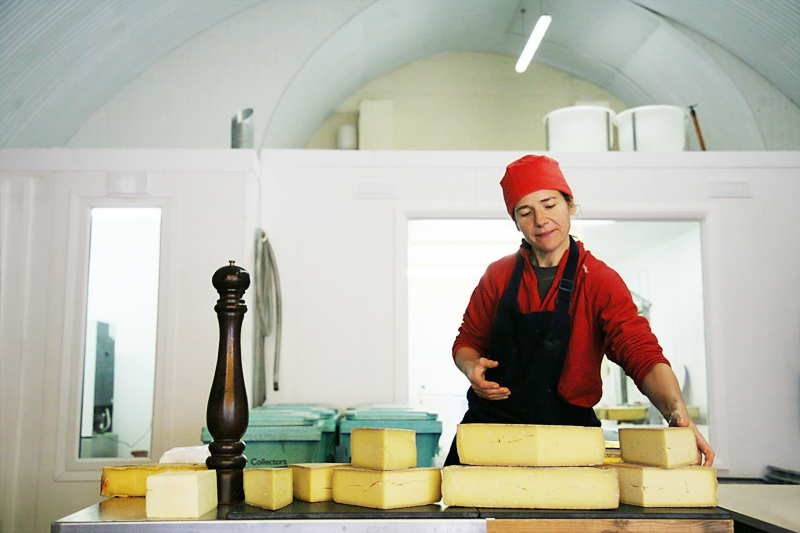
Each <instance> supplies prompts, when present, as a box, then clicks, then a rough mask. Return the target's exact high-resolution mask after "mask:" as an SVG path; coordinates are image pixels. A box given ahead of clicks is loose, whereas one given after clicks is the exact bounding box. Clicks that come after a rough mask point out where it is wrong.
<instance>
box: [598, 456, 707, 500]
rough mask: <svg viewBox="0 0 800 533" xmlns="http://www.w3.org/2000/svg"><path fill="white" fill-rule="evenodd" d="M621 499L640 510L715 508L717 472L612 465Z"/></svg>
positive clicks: (703, 467)
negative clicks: (647, 508)
mask: <svg viewBox="0 0 800 533" xmlns="http://www.w3.org/2000/svg"><path fill="white" fill-rule="evenodd" d="M606 468H609V469H614V470H616V471H617V474H618V476H619V500H620V502H622V503H629V504H631V505H638V506H640V507H715V506H716V505H717V471H716V470H715V469H714V468H710V467H707V466H697V465H693V466H682V467H677V468H659V467H655V466H644V465H633V464H628V463H613V464H611V465H608V466H607V467H606Z"/></svg>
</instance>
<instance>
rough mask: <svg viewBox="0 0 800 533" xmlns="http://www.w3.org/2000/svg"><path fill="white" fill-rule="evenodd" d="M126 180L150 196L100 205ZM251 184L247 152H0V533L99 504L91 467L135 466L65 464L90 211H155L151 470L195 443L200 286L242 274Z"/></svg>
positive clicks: (209, 303) (251, 220) (202, 388)
mask: <svg viewBox="0 0 800 533" xmlns="http://www.w3.org/2000/svg"><path fill="white" fill-rule="evenodd" d="M131 171H141V172H149V173H150V180H149V181H150V188H149V195H148V196H145V197H131V198H111V197H108V196H107V195H106V181H107V176H108V173H109V172H131ZM257 172H258V165H257V164H256V163H255V157H254V154H253V152H252V151H232V150H220V151H204V152H200V151H135V152H134V151H125V150H122V151H103V150H6V151H0V194H1V195H0V213H1V214H2V216H1V217H0V261H1V262H0V346H1V347H2V352H0V357H1V358H2V359H1V364H2V369H3V370H2V373H0V380H1V381H0V394H2V404H1V405H2V407H1V408H0V417H2V418H1V422H2V428H3V430H2V432H0V439H2V440H1V442H0V452H1V453H2V458H1V459H0V467H1V470H0V477H2V485H0V491H2V494H1V495H0V502H1V505H2V530H3V531H13V532H15V533H17V532H19V533H24V532H29V531H41V532H44V531H49V529H50V527H49V524H50V523H51V522H52V521H54V520H56V519H58V518H60V517H62V516H66V515H68V514H70V513H73V512H75V511H77V510H79V509H81V508H83V507H86V506H88V505H90V504H93V503H96V502H98V501H100V500H101V499H102V498H101V497H100V495H99V492H100V471H101V467H102V465H104V464H115V463H117V464H119V463H122V464H130V463H133V462H136V461H137V460H136V459H133V458H128V459H120V460H116V461H114V460H77V446H76V445H77V439H78V432H79V426H78V420H79V418H80V385H81V377H82V360H81V357H82V355H83V350H82V337H83V327H84V324H83V321H84V317H85V307H83V306H84V305H85V290H86V270H85V261H86V258H87V257H88V254H87V249H86V244H87V243H88V216H89V209H90V207H91V206H93V205H115V206H120V205H128V206H130V205H134V206H143V205H151V204H153V203H155V204H156V205H158V206H160V207H161V208H162V244H163V247H162V256H161V265H160V270H161V273H160V289H159V302H158V309H159V322H158V337H157V349H156V378H155V395H154V396H155V397H154V409H153V441H152V448H151V450H152V453H151V457H153V458H156V459H157V458H158V457H160V456H161V454H162V453H163V452H164V451H166V450H167V449H169V448H172V447H174V446H187V445H192V444H200V428H201V427H202V426H204V425H205V413H206V404H207V402H208V395H209V392H210V390H211V382H212V380H213V375H214V368H215V363H216V357H217V347H218V343H219V328H218V323H217V317H216V314H215V313H214V305H215V303H216V301H217V299H218V298H219V295H218V294H217V293H216V291H215V290H214V287H213V286H212V284H211V276H212V275H213V274H214V272H215V271H216V269H218V268H219V267H221V266H226V265H227V264H228V260H230V259H234V260H237V263H238V264H243V265H248V264H250V263H252V257H253V252H252V237H253V233H252V228H253V227H254V226H255V225H256V224H257V222H256V218H257V217H256V214H257V207H256V206H257V201H258V192H257V189H258V186H257ZM248 332H249V328H248V329H246V331H245V335H247V334H248ZM242 349H243V351H245V352H246V353H247V354H249V353H250V343H249V342H245V343H243V346H242ZM245 365H246V368H247V369H248V372H246V374H247V375H246V378H247V379H248V383H249V368H250V360H249V358H248V359H247V360H246V362H245ZM151 460H152V459H151Z"/></svg>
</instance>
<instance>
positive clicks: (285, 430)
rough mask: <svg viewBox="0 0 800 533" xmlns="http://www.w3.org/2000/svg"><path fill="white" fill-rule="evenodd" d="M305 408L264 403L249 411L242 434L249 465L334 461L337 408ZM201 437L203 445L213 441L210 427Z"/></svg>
mask: <svg viewBox="0 0 800 533" xmlns="http://www.w3.org/2000/svg"><path fill="white" fill-rule="evenodd" d="M304 407H305V408H304ZM304 407H303V406H288V405H287V406H281V407H277V406H265V407H257V408H255V409H252V410H251V411H250V414H249V416H250V420H249V424H248V427H247V431H246V432H245V434H244V436H243V437H242V441H243V442H244V443H245V445H246V448H245V451H244V455H245V456H246V457H247V466H246V468H257V467H262V468H263V467H279V466H286V465H289V464H294V463H327V462H332V461H333V460H334V455H335V452H336V450H335V442H336V430H337V421H338V417H339V414H338V411H337V410H335V409H333V408H326V407H323V406H311V405H305V406H304ZM201 440H202V441H203V443H204V444H208V443H210V442H211V441H212V438H211V434H210V433H209V432H208V428H203V429H202V431H201Z"/></svg>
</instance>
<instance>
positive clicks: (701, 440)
mask: <svg viewBox="0 0 800 533" xmlns="http://www.w3.org/2000/svg"><path fill="white" fill-rule="evenodd" d="M669 425H670V426H672V427H680V428H692V429H693V430H694V437H695V439H696V440H697V449H698V451H699V452H700V454H699V456H698V458H697V464H702V465H703V466H711V465H713V464H714V455H715V454H714V450H712V449H711V446H710V445H709V444H708V442H707V441H706V439H705V437H703V434H702V433H700V430H698V429H697V426H696V425H695V423H694V422H693V421H692V419H691V418H689V417H686V416H683V415H680V414H674V415H673V416H671V417H670V421H669Z"/></svg>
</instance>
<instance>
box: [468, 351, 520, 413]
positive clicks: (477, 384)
mask: <svg viewBox="0 0 800 533" xmlns="http://www.w3.org/2000/svg"><path fill="white" fill-rule="evenodd" d="M455 361H456V366H458V369H459V370H461V372H462V373H463V374H464V375H465V376H467V379H469V382H470V385H471V386H472V390H474V391H475V394H477V395H478V396H480V397H481V398H485V399H487V400H505V399H506V398H508V396H509V395H510V394H511V391H510V390H508V389H507V388H505V387H501V386H500V385H499V384H498V383H495V382H494V381H486V378H485V376H486V369H488V368H495V367H497V365H499V364H500V363H498V362H497V361H494V360H492V359H487V358H485V357H481V356H480V354H479V353H478V352H477V351H476V350H473V349H471V348H466V347H463V348H459V349H458V351H456V356H455Z"/></svg>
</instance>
